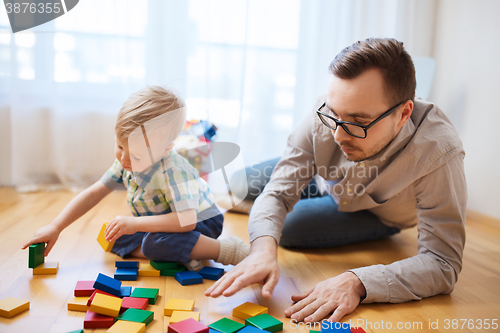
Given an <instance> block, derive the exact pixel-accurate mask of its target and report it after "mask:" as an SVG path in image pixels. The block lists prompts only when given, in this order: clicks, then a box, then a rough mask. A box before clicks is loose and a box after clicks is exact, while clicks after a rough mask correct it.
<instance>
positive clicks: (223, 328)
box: [208, 318, 245, 333]
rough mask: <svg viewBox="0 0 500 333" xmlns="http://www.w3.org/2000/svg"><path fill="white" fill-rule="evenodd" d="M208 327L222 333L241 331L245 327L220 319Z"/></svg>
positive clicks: (229, 320) (226, 319)
mask: <svg viewBox="0 0 500 333" xmlns="http://www.w3.org/2000/svg"><path fill="white" fill-rule="evenodd" d="M208 327H210V328H213V329H214V330H217V331H219V332H222V333H234V332H236V331H239V330H241V329H242V328H243V327H245V325H243V324H241V323H238V322H237V321H234V320H231V319H229V318H222V319H220V320H217V321H216V322H215V323H212V324H210V325H208Z"/></svg>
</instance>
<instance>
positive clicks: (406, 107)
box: [398, 100, 413, 127]
mask: <svg viewBox="0 0 500 333" xmlns="http://www.w3.org/2000/svg"><path fill="white" fill-rule="evenodd" d="M412 112H413V101H412V100H408V101H406V102H404V103H403V111H401V117H400V119H399V122H398V127H403V125H404V124H406V122H407V121H408V119H410V116H411V113H412Z"/></svg>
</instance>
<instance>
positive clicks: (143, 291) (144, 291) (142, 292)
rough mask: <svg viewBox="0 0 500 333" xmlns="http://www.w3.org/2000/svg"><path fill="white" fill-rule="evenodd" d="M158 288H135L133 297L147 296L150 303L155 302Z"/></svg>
mask: <svg viewBox="0 0 500 333" xmlns="http://www.w3.org/2000/svg"><path fill="white" fill-rule="evenodd" d="M158 291H159V289H158V288H134V290H133V291H132V295H131V297H138V298H147V299H148V302H149V304H155V303H156V300H157V299H158Z"/></svg>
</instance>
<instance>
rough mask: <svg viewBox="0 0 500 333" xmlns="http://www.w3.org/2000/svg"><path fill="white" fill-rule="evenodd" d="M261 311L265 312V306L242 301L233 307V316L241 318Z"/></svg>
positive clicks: (253, 315) (256, 314) (258, 313)
mask: <svg viewBox="0 0 500 333" xmlns="http://www.w3.org/2000/svg"><path fill="white" fill-rule="evenodd" d="M263 313H267V308H266V307H264V306H261V305H258V304H254V303H250V302H246V303H243V304H241V305H239V306H237V307H235V308H234V309H233V316H234V317H236V318H240V319H243V320H245V319H247V318H250V317H255V316H258V315H260V314H263Z"/></svg>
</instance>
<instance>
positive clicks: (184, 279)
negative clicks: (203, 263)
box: [175, 271, 203, 286]
mask: <svg viewBox="0 0 500 333" xmlns="http://www.w3.org/2000/svg"><path fill="white" fill-rule="evenodd" d="M175 279H176V280H177V282H179V283H180V284H181V285H183V286H187V285H191V284H199V283H203V276H201V275H200V274H198V273H196V272H193V271H186V272H179V273H175Z"/></svg>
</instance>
